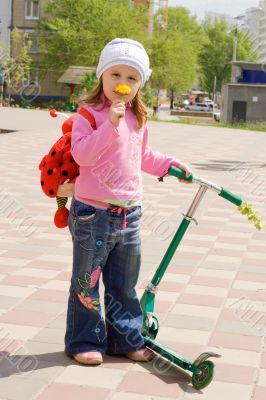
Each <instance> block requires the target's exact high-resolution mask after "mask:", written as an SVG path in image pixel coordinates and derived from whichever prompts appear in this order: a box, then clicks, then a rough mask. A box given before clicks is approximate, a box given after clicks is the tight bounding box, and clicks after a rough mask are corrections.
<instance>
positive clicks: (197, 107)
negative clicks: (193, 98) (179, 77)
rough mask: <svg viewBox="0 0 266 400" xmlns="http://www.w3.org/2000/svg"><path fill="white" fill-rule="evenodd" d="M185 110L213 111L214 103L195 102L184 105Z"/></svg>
mask: <svg viewBox="0 0 266 400" xmlns="http://www.w3.org/2000/svg"><path fill="white" fill-rule="evenodd" d="M184 109H185V110H188V111H205V112H212V109H213V107H212V105H211V104H207V103H195V104H188V105H186V106H185V107H184Z"/></svg>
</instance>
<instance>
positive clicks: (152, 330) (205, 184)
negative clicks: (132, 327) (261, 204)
mask: <svg viewBox="0 0 266 400" xmlns="http://www.w3.org/2000/svg"><path fill="white" fill-rule="evenodd" d="M168 174H169V175H171V176H175V177H177V178H180V179H186V180H187V181H189V182H191V183H197V184H198V185H199V186H200V187H199V189H198V191H197V193H196V195H195V197H194V199H193V201H192V203H191V205H190V207H189V210H188V211H187V213H186V214H185V215H184V218H183V219H182V221H181V224H180V225H179V227H178V229H177V231H176V234H175V236H174V238H173V239H172V241H171V243H170V245H169V247H168V249H167V251H166V253H165V255H164V257H163V259H162V261H161V263H160V265H159V267H158V268H157V270H156V272H155V274H154V276H153V278H152V280H151V281H150V282H149V283H148V285H147V286H146V288H145V292H144V294H143V296H142V298H141V300H140V303H141V307H142V310H143V314H144V318H143V327H142V335H143V336H144V340H145V344H146V346H147V347H149V348H150V349H152V350H153V351H154V352H155V353H158V354H159V355H160V356H161V357H163V358H165V359H167V360H169V361H170V362H172V363H173V364H175V365H177V366H178V367H180V368H182V369H184V370H188V371H191V372H192V385H193V386H194V388H196V389H198V390H200V389H203V388H205V387H206V386H207V385H209V384H210V383H211V381H212V379H213V374H214V363H213V362H212V361H210V360H208V359H209V358H212V357H221V356H220V355H219V354H216V353H213V352H206V353H202V354H200V355H199V356H198V357H197V358H196V360H195V361H192V360H190V359H188V358H186V357H183V356H181V355H180V354H178V353H176V352H174V351H172V350H171V349H169V348H167V347H165V346H163V345H162V344H160V343H159V342H157V341H156V340H155V338H156V336H157V333H158V330H159V322H158V319H157V318H156V316H155V315H154V303H155V294H156V292H157V289H158V285H159V283H160V281H161V279H162V277H163V275H164V273H165V271H166V269H167V267H168V265H169V263H170V261H171V259H172V257H173V255H174V254H175V251H176V249H177V247H178V245H179V243H180V242H181V240H182V238H183V236H184V235H185V233H186V231H187V229H188V226H189V224H190V223H191V221H193V220H194V221H195V219H194V214H195V212H196V210H197V208H198V206H199V204H200V202H201V200H202V199H203V197H204V195H205V193H206V191H207V189H210V190H213V191H214V192H216V193H217V194H218V195H219V196H221V197H222V198H224V199H226V200H228V201H229V202H231V203H233V204H235V205H236V206H238V207H239V210H240V211H241V212H242V214H246V215H247V216H248V219H249V220H253V221H254V223H255V226H256V228H257V229H261V228H262V225H261V222H260V220H259V216H258V214H257V213H256V212H254V211H253V210H252V207H251V205H250V204H249V203H247V202H245V201H243V200H242V199H241V198H240V197H238V196H235V195H234V194H233V193H231V192H229V191H228V190H226V189H224V188H222V187H219V186H217V185H216V184H215V183H213V182H210V181H207V180H206V179H203V178H201V177H198V176H196V175H193V174H191V175H190V176H189V177H188V178H186V176H185V173H184V171H182V170H181V169H179V168H176V167H170V168H169V170H168ZM159 181H163V177H161V178H159Z"/></svg>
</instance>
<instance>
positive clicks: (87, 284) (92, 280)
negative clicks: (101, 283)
mask: <svg viewBox="0 0 266 400" xmlns="http://www.w3.org/2000/svg"><path fill="white" fill-rule="evenodd" d="M100 275H101V267H100V266H98V267H97V268H96V269H95V270H94V271H93V272H92V273H91V275H90V274H88V273H87V272H86V273H85V279H84V280H83V279H79V278H78V283H79V285H80V286H81V287H82V289H93V288H94V287H95V285H96V283H97V282H98V280H99V277H100ZM78 298H79V300H80V302H81V303H82V304H83V305H84V307H86V308H87V309H88V310H97V309H98V306H99V304H100V303H99V301H98V300H93V298H92V297H90V296H86V295H85V293H84V291H82V292H81V293H80V294H79V293H78Z"/></svg>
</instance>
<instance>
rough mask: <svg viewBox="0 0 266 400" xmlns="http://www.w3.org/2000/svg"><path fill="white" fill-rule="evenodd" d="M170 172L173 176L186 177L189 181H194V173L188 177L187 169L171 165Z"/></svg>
mask: <svg viewBox="0 0 266 400" xmlns="http://www.w3.org/2000/svg"><path fill="white" fill-rule="evenodd" d="M168 174H169V175H172V176H176V177H177V178H179V179H185V180H186V181H188V182H191V183H192V182H193V174H190V175H189V177H188V178H187V177H186V173H185V171H183V170H182V169H180V168H177V167H173V166H172V167H170V168H169V170H168Z"/></svg>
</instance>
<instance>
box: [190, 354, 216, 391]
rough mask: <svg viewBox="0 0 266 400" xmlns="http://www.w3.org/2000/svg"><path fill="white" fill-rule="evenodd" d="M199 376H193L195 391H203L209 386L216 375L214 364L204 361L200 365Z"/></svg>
mask: <svg viewBox="0 0 266 400" xmlns="http://www.w3.org/2000/svg"><path fill="white" fill-rule="evenodd" d="M198 368H199V369H200V371H201V372H200V373H199V374H193V375H192V385H193V386H194V388H195V389H198V390H199V389H203V388H205V387H206V386H208V385H209V384H210V383H211V381H212V379H213V375H214V364H213V362H212V361H203V362H202V363H200V364H199V365H198Z"/></svg>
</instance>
